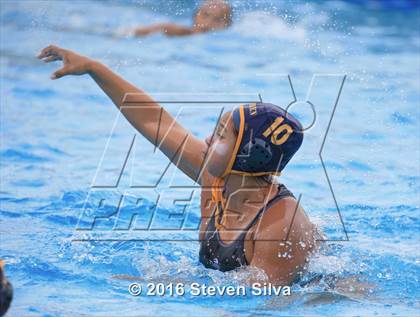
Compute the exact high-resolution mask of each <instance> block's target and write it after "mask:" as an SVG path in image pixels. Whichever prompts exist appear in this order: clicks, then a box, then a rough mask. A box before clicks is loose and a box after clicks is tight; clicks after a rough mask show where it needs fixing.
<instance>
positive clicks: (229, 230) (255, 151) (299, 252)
mask: <svg viewBox="0 0 420 317" xmlns="http://www.w3.org/2000/svg"><path fill="white" fill-rule="evenodd" d="M38 58H40V59H43V60H44V61H45V62H52V61H57V60H62V61H63V63H64V66H63V68H61V69H59V70H57V71H56V72H54V73H53V74H52V76H51V78H52V79H57V78H61V77H63V76H66V75H83V74H89V75H90V76H91V77H92V78H93V79H94V80H95V82H96V83H97V84H98V85H99V87H100V88H101V89H102V90H103V91H104V92H105V93H106V94H107V95H108V96H109V97H110V98H111V100H112V101H113V102H114V104H115V105H116V106H117V107H118V108H119V109H120V111H121V112H122V113H123V114H124V116H125V117H126V118H127V120H128V121H129V122H130V123H131V124H132V125H133V126H134V128H136V129H137V130H138V131H139V132H140V133H141V134H143V135H144V136H145V137H146V138H147V139H148V140H149V141H150V142H152V143H153V144H155V145H159V148H160V150H161V151H162V152H163V153H164V154H165V155H166V156H167V157H168V158H169V159H170V160H171V161H172V162H174V163H175V164H176V165H177V167H178V168H180V169H181V170H182V171H183V172H184V173H185V174H186V175H188V176H189V177H190V178H192V179H193V180H194V181H196V182H198V183H199V184H200V185H201V187H202V193H201V224H200V233H199V239H200V241H201V247H200V257H199V258H200V262H201V263H203V264H204V265H205V266H206V267H208V268H212V269H218V270H221V271H229V270H233V269H236V268H238V267H241V266H251V267H256V268H259V269H262V270H263V271H264V272H265V274H266V276H267V278H268V281H270V282H272V283H276V284H280V285H285V284H288V283H292V282H293V281H296V279H297V278H298V277H299V276H300V273H302V272H303V270H304V268H305V263H306V261H307V259H308V257H309V255H310V254H311V252H312V251H313V250H314V249H315V248H316V244H317V243H316V239H317V238H318V237H319V234H318V232H317V228H316V226H315V225H314V224H313V223H311V221H310V220H309V219H308V217H307V216H306V214H305V212H304V210H303V209H302V208H301V207H300V206H299V204H298V203H297V201H296V199H295V198H294V197H293V195H292V194H291V193H290V192H289V191H288V190H287V189H286V187H285V186H284V185H281V184H276V183H275V182H274V181H273V179H272V175H276V174H278V173H279V172H280V171H281V170H282V169H283V168H284V166H285V165H286V164H287V162H288V161H289V160H290V159H291V157H292V156H293V155H294V153H295V152H296V151H297V150H298V148H299V147H300V145H301V143H302V140H303V133H302V129H301V126H300V124H299V122H298V121H297V120H296V119H295V118H294V117H293V116H291V115H290V114H288V113H286V112H285V111H284V110H283V109H281V108H279V107H277V106H274V105H272V104H264V103H258V104H249V105H241V106H239V107H237V108H236V109H235V110H233V111H232V112H227V113H225V114H224V115H223V116H222V117H221V120H220V122H219V123H218V125H217V127H216V130H215V131H216V133H215V134H214V135H212V136H210V137H208V138H207V139H206V140H205V141H202V140H199V139H197V138H195V137H194V136H193V135H192V134H191V133H189V132H188V131H187V130H186V129H185V128H184V127H182V126H181V125H180V124H179V123H177V122H176V121H175V119H174V118H173V117H172V116H171V115H170V114H169V113H168V112H166V111H165V109H164V108H162V107H161V106H160V105H159V104H158V103H156V102H155V101H154V100H153V99H152V98H151V97H150V96H148V95H147V94H145V93H144V92H143V91H142V90H141V89H139V88H136V87H135V86H133V85H132V84H130V83H128V82H127V81H125V80H124V79H123V78H121V77H119V76H118V75H117V74H115V73H113V72H112V71H111V70H110V69H108V68H107V67H106V66H104V65H102V64H101V63H99V62H97V61H94V60H91V59H89V58H87V57H84V56H81V55H78V54H76V53H74V52H72V51H69V50H65V49H62V48H59V47H56V46H48V47H46V48H44V49H43V50H42V51H41V53H40V54H39V55H38ZM130 93H131V94H136V95H127V94H130ZM130 98H131V100H130V103H129V104H125V101H128V99H130ZM133 98H135V99H133ZM133 100H134V101H135V102H136V103H133V102H132V101H133ZM135 106H137V107H135ZM138 106H141V107H138ZM169 132H170V133H169ZM180 149H182V150H181V151H180Z"/></svg>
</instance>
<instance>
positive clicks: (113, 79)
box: [38, 45, 207, 183]
mask: <svg viewBox="0 0 420 317" xmlns="http://www.w3.org/2000/svg"><path fill="white" fill-rule="evenodd" d="M38 58H39V59H43V60H44V61H45V62H52V61H57V60H62V61H63V64H64V66H63V67H62V68H61V69H59V70H57V71H56V72H54V73H53V74H52V76H51V79H57V78H61V77H63V76H66V75H83V74H89V75H90V76H91V77H92V78H93V79H94V80H95V82H96V83H97V84H98V85H99V87H101V89H102V90H103V91H104V92H105V93H106V94H107V95H108V97H109V98H111V100H112V101H113V102H114V104H115V105H116V106H117V107H118V108H119V109H120V111H121V112H122V113H123V114H124V116H125V117H126V118H127V120H128V121H129V122H130V123H131V124H132V125H133V126H134V128H135V129H136V130H138V131H139V132H140V133H141V134H143V135H144V136H145V137H146V138H147V139H148V140H149V141H150V142H152V143H153V144H154V145H155V146H157V147H159V149H160V150H161V151H162V152H163V153H164V154H165V155H166V156H167V157H168V158H169V159H170V160H171V161H172V162H173V163H175V164H176V165H177V167H178V168H180V169H181V170H182V171H183V172H184V173H185V174H187V175H188V176H189V177H190V178H192V179H193V180H195V181H197V182H199V183H200V180H199V179H198V177H199V173H200V168H201V166H202V163H203V159H204V155H205V153H206V151H207V145H206V143H205V142H204V141H201V140H199V139H197V138H195V137H194V136H193V135H192V134H191V133H190V132H189V131H187V130H186V129H185V128H184V127H182V126H181V125H180V124H179V123H178V122H176V120H175V119H174V118H173V117H172V116H171V115H170V114H169V113H168V112H167V111H166V110H165V109H164V108H162V107H161V106H160V105H159V104H158V103H156V102H155V101H154V100H153V99H152V98H151V97H150V96H148V95H147V94H146V93H145V92H144V91H142V90H141V89H139V88H137V87H135V86H134V85H132V84H130V83H129V82H127V81H126V80H124V79H123V78H121V77H120V76H118V75H117V74H115V73H114V72H112V71H111V70H110V69H109V68H107V67H106V66H104V65H102V64H101V63H99V62H97V61H94V60H92V59H89V58H87V57H85V56H81V55H79V54H76V53H74V52H72V51H69V50H65V49H62V48H59V47H57V46H53V45H50V46H48V47H46V48H44V49H43V50H42V51H41V53H40V54H39V55H38Z"/></svg>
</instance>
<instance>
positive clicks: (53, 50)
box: [37, 45, 64, 59]
mask: <svg viewBox="0 0 420 317" xmlns="http://www.w3.org/2000/svg"><path fill="white" fill-rule="evenodd" d="M63 53H64V50H63V49H62V48H59V47H58V46H55V45H49V46H47V47H46V48H44V49H43V50H42V51H41V52H40V53H39V54H38V56H37V57H38V58H39V59H42V58H45V57H49V56H57V57H59V59H62V58H63V55H64V54H63Z"/></svg>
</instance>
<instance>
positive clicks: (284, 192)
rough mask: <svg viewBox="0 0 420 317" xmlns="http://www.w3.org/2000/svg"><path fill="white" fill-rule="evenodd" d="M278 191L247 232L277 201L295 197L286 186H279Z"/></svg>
mask: <svg viewBox="0 0 420 317" xmlns="http://www.w3.org/2000/svg"><path fill="white" fill-rule="evenodd" d="M277 187H278V190H277V194H276V195H275V196H274V197H273V198H271V199H270V200H269V201H268V202H267V204H266V205H264V206H263V207H262V208H261V209H260V210H259V211H258V213H257V215H256V216H255V218H254V219H253V220H252V221H251V223H250V224H249V225H248V226H247V227H246V228H245V232H247V231H248V230H249V229H250V228H251V227H252V226H253V225H254V224H255V223H256V222H257V220H258V219H259V218H260V217H261V215H262V214H263V213H264V211H266V210H267V209H268V208H270V207H271V206H272V205H273V204H274V203H275V202H276V201H279V200H281V199H283V198H286V197H293V198H294V197H295V196H294V195H293V194H292V192H291V191H289V190H288V189H287V188H286V186H284V185H283V184H278V185H277Z"/></svg>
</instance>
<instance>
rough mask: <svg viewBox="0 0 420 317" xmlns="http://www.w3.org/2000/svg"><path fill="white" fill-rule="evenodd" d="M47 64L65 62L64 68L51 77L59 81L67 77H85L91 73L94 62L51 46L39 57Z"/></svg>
mask: <svg viewBox="0 0 420 317" xmlns="http://www.w3.org/2000/svg"><path fill="white" fill-rule="evenodd" d="M37 57H38V58H39V59H41V60H43V61H44V62H45V63H49V62H54V61H63V67H62V68H60V69H59V70H57V71H55V72H54V73H53V74H52V75H51V79H58V78H61V77H63V76H66V75H83V74H86V73H88V72H89V69H90V65H91V64H92V60H91V59H90V58H87V57H85V56H82V55H79V54H77V53H75V52H72V51H69V50H66V49H63V48H60V47H58V46H54V45H49V46H47V47H46V48H44V49H43V50H42V51H41V53H39V54H38V56H37Z"/></svg>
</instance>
